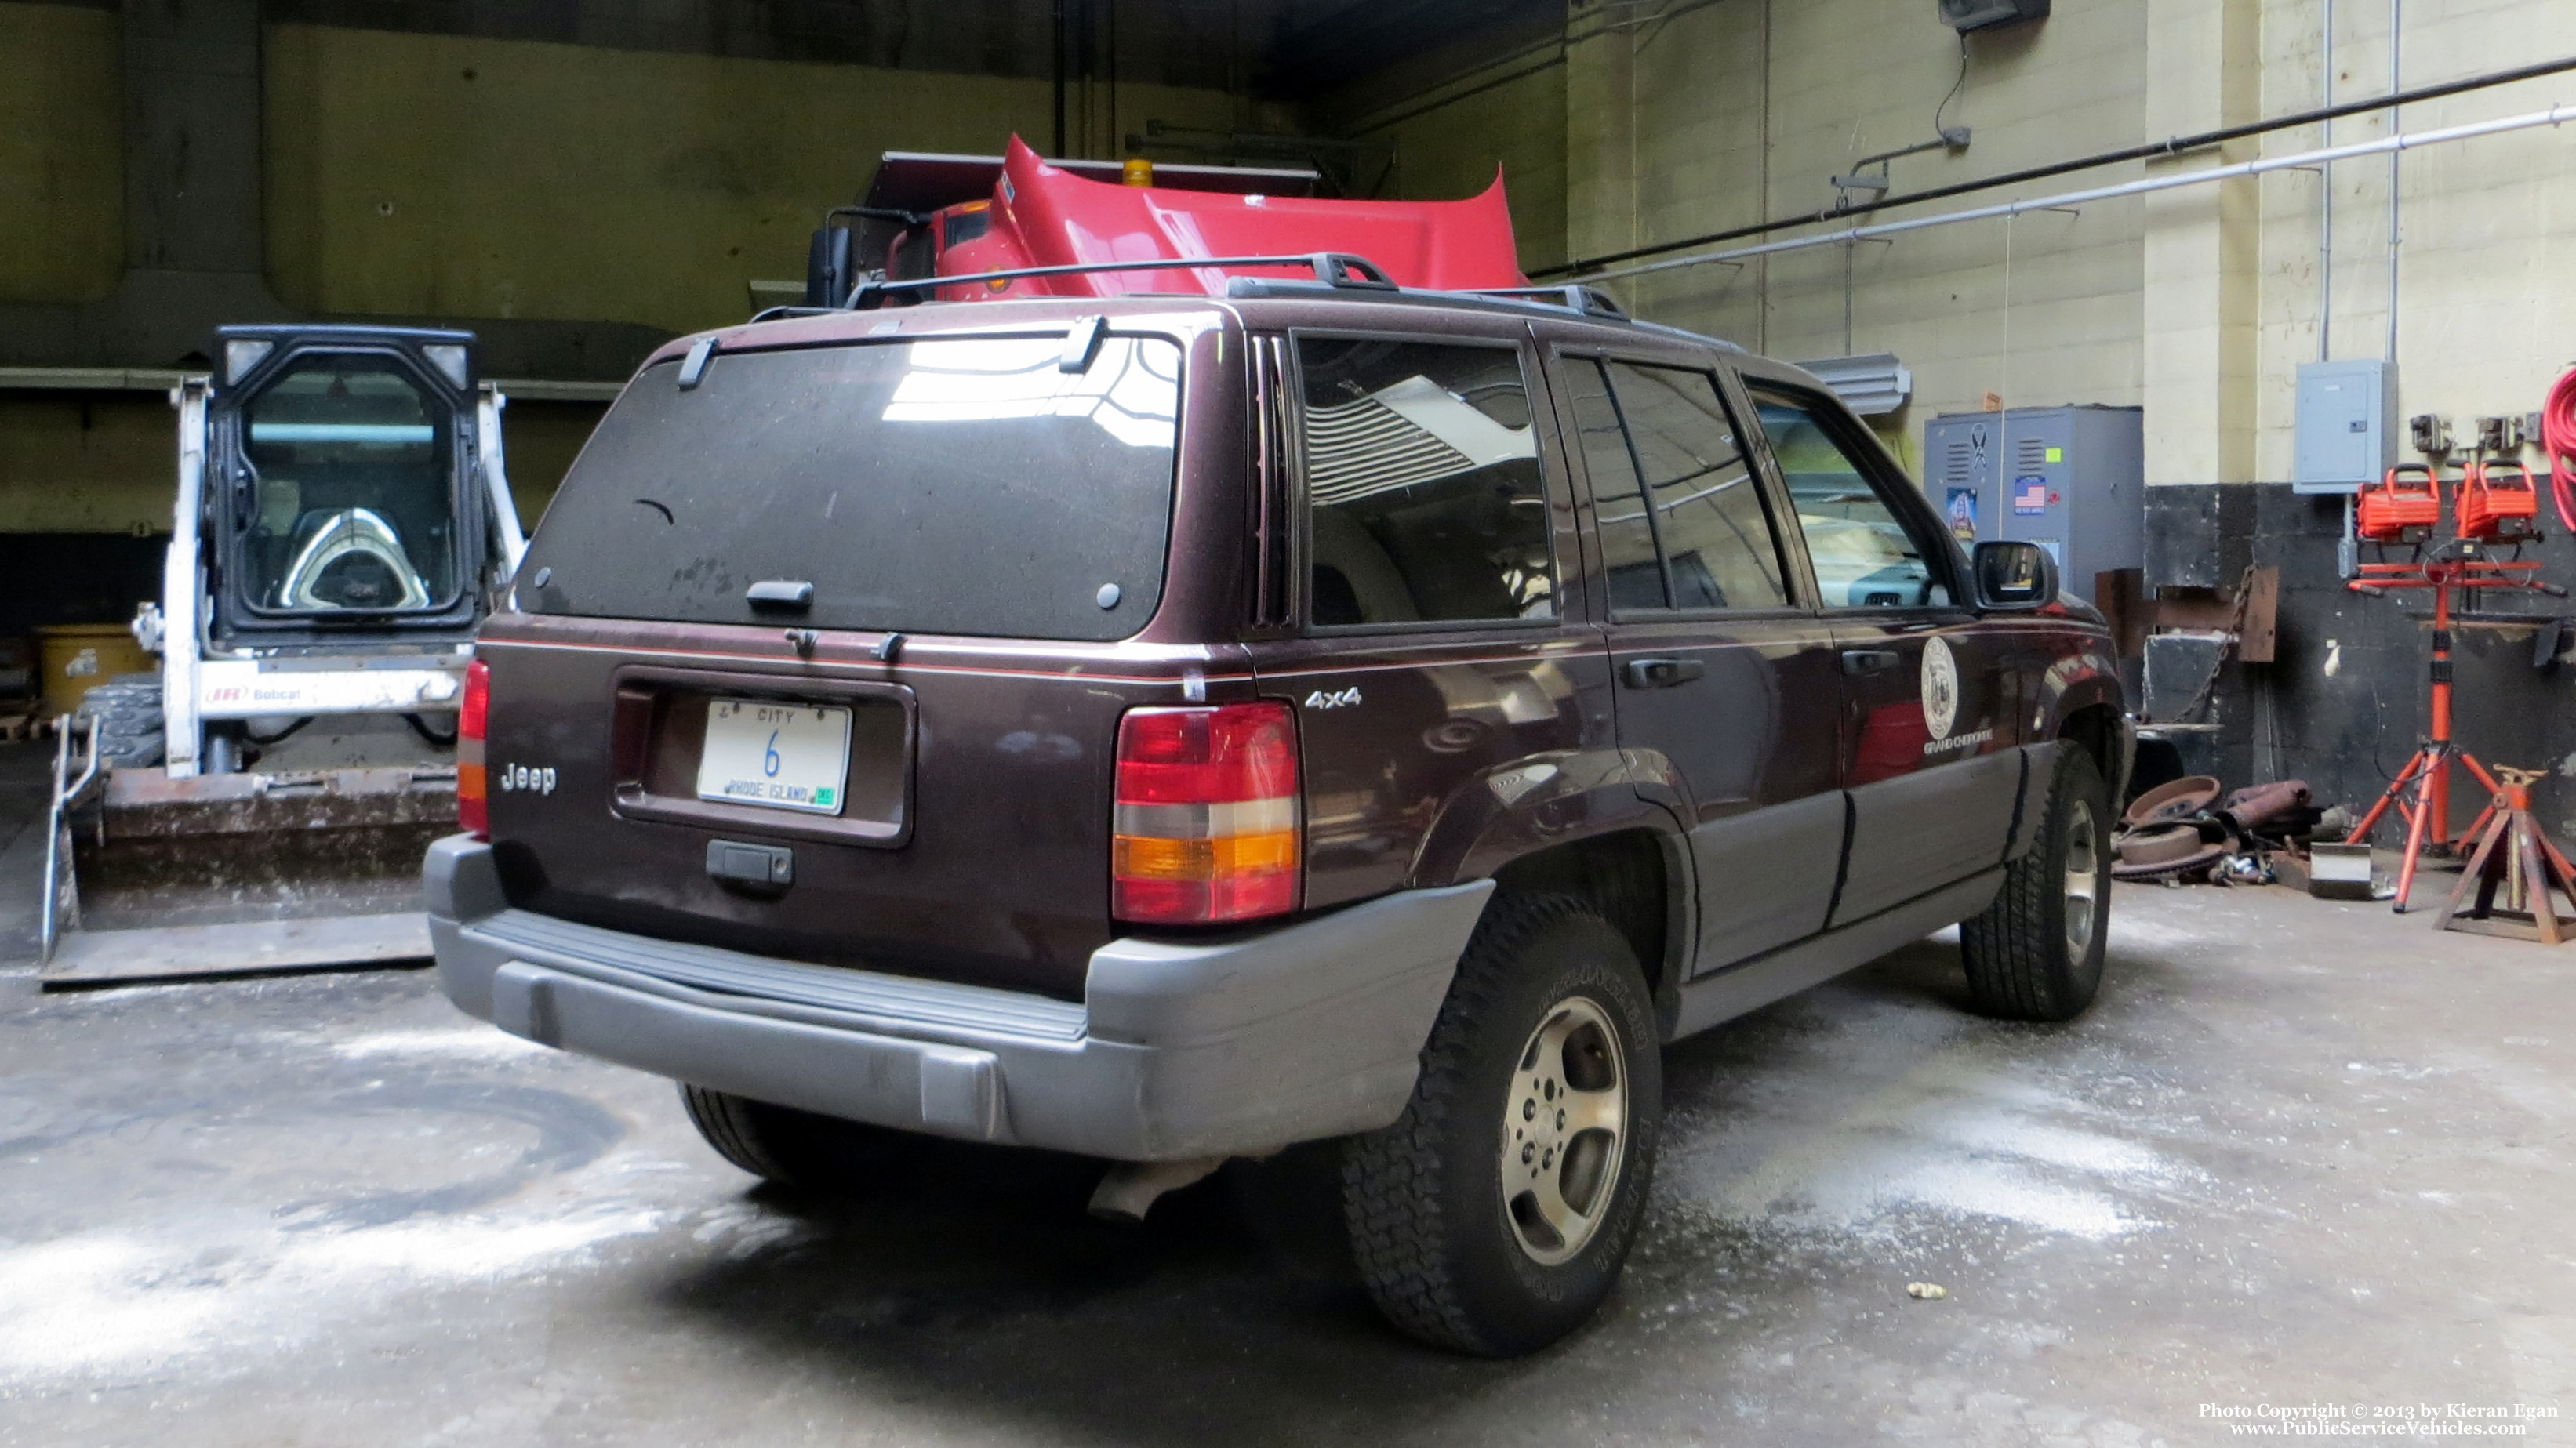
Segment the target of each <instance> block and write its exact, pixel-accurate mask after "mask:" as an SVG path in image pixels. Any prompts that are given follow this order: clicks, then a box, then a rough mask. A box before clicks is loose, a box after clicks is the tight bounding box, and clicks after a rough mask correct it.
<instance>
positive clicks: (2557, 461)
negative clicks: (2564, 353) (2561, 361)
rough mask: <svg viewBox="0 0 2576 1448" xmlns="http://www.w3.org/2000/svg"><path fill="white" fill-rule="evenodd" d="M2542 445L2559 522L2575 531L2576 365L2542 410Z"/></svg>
mask: <svg viewBox="0 0 2576 1448" xmlns="http://www.w3.org/2000/svg"><path fill="white" fill-rule="evenodd" d="M2540 448H2541V451H2542V452H2543V453H2545V454H2547V455H2548V458H2549V486H2550V494H2551V497H2552V500H2553V501H2555V502H2556V503H2557V505H2558V521H2559V522H2560V523H2562V524H2564V525H2566V528H2567V531H2568V532H2570V533H2576V368H2570V369H2568V372H2567V375H2565V376H2563V377H2561V378H2559V379H2558V381H2557V384H2556V385H2555V386H2552V387H2551V388H2550V389H2549V401H2548V402H2547V403H2545V404H2544V405H2543V406H2542V407H2541V409H2540Z"/></svg>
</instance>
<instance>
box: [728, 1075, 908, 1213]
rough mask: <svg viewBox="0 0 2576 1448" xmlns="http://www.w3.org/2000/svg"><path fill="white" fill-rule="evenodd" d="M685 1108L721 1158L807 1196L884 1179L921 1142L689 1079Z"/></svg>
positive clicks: (837, 1190)
mask: <svg viewBox="0 0 2576 1448" xmlns="http://www.w3.org/2000/svg"><path fill="white" fill-rule="evenodd" d="M680 1105H681V1106H682V1108H683V1109H685V1110H686V1111H687V1112H688V1113H689V1124H690V1125H692V1126H695V1127H696V1128H697V1129H698V1135H700V1136H703V1137H705V1138H706V1141H707V1145H709V1146H711V1147H714V1148H715V1151H716V1155H718V1156H721V1157H723V1158H724V1159H725V1160H726V1161H729V1162H731V1163H733V1164H734V1165H735V1166H738V1167H740V1168H742V1169H743V1170H744V1171H747V1172H749V1173H751V1174H752V1175H753V1176H756V1177H760V1178H762V1179H763V1180H765V1181H772V1182H776V1183H778V1184H779V1185H781V1186H789V1187H797V1188H800V1189H803V1190H806V1191H815V1192H836V1193H837V1192H848V1191H853V1190H856V1189H859V1188H861V1187H863V1186H866V1185H868V1184H870V1183H872V1182H875V1181H878V1180H881V1179H882V1177H883V1169H884V1168H885V1167H886V1166H888V1165H889V1164H891V1163H892V1162H893V1161H894V1159H895V1158H896V1157H897V1156H899V1155H900V1154H901V1153H902V1152H904V1151H905V1150H906V1149H908V1148H910V1147H912V1146H914V1145H915V1144H917V1142H918V1140H919V1138H916V1137H912V1136H909V1135H907V1134H905V1133H903V1132H899V1131H889V1130H887V1129H885V1128H884V1127H880V1126H868V1125H864V1124H862V1123H859V1122H856V1121H843V1120H841V1119H839V1118H838V1117H832V1116H820V1115H817V1114H815V1113H814V1112H811V1111H799V1110H797V1109H795V1108H794V1107H792V1106H774V1105H772V1104H770V1103H769V1102H766V1101H754V1100H752V1099H751V1098H750V1097H748V1096H736V1095H733V1094H732V1093H730V1092H726V1091H711V1090H709V1089H707V1088H706V1087H704V1086H691V1085H689V1084H687V1083H686V1082H683V1083H681V1085H680Z"/></svg>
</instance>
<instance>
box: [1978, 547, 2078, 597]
mask: <svg viewBox="0 0 2576 1448" xmlns="http://www.w3.org/2000/svg"><path fill="white" fill-rule="evenodd" d="M1969 571H1970V572H1971V573H1972V574H1973V575H1974V576H1975V579H1976V589H1977V607H1978V609H1979V610H1980V611H1982V612H1987V613H2023V612H2027V611H2029V610H2031V609H2034V608H2045V607H2046V606H2048V605H2049V604H2052V603H2055V602H2056V601H2057V560H2056V559H2055V558H2052V557H2050V556H2049V553H2048V550H2047V549H2045V548H2042V547H2041V546H2039V545H2038V544H2036V543H1995V542H1989V543H1980V544H1978V545H1977V551H1976V555H1975V557H1974V559H1973V560H1972V562H1971V565H1970V569H1969Z"/></svg>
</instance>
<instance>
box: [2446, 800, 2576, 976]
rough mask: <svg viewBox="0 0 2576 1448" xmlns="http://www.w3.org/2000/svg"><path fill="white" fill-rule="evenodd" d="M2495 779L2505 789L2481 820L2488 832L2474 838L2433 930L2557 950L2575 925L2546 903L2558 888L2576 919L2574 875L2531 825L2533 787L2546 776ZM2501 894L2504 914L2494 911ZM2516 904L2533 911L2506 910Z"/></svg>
mask: <svg viewBox="0 0 2576 1448" xmlns="http://www.w3.org/2000/svg"><path fill="white" fill-rule="evenodd" d="M2496 773H2498V774H2501V775H2503V776H2504V783H2503V784H2502V785H2500V786H2498V787H2497V789H2496V797H2495V803H2493V804H2491V805H2489V806H2488V807H2487V812H2486V813H2485V814H2484V815H2482V816H2480V817H2479V818H2480V819H2482V820H2483V821H2485V822H2486V828H2485V830H2484V831H2482V832H2481V831H2472V832H2471V833H2473V834H2475V835H2476V836H2477V846H2476V848H2475V849H2474V850H2473V851H2472V852H2471V853H2470V855H2469V864H2468V868H2467V869H2465V870H2463V871H2461V872H2460V883H2459V884H2458V885H2456V886H2454V887H2453V888H2452V890H2451V898H2450V899H2449V900H2448V901H2446V902H2444V903H2443V905H2442V911H2441V913H2440V914H2438V915H2436V916H2434V917H2433V928H2434V929H2436V930H2467V931H2472V932H2474V933H2476V934H2479V935H2501V936H2504V937H2506V938H2508V939H2512V940H2537V941H2539V942H2541V943H2542V944H2544V945H2556V944H2558V943H2559V942H2560V941H2562V940H2565V939H2567V938H2568V937H2569V936H2570V935H2576V919H2570V920H2563V921H2562V920H2561V919H2559V917H2558V907H2557V906H2556V904H2555V903H2553V902H2552V901H2551V900H2550V898H2549V891H2550V887H2551V886H2553V885H2554V886H2556V887H2557V889H2558V891H2559V893H2561V894H2563V895H2565V896H2566V897H2567V905H2568V910H2569V912H2570V914H2571V915H2576V868H2570V867H2569V865H2568V863H2567V855H2566V852H2565V851H2563V850H2561V849H2559V848H2558V844H2557V842H2556V841H2554V840H2552V839H2550V838H2549V833H2548V831H2546V830H2543V829H2542V828H2541V827H2540V824H2539V822H2538V821H2537V820H2534V819H2533V818H2532V817H2531V786H2532V783H2533V781H2535V780H2537V779H2539V778H2540V777H2541V774H2542V771H2540V770H2537V769H2499V770H2497V771H2496ZM2499 847H2501V848H2499ZM2472 885H2474V886H2476V887H2477V892H2478V898H2477V903H2476V904H2475V905H2474V906H2472V907H2471V908H2470V910H2469V913H2468V914H2467V915H2466V916H2465V917H2463V916H2461V914H2460V903H2461V902H2462V901H2464V900H2466V899H2468V897H2469V888H2470V887H2471V886H2472ZM2499 889H2501V890H2502V891H2503V892H2504V895H2505V901H2506V906H2505V907H2498V906H2497V904H2496V892H2497V891H2498V890H2499ZM2516 903H2519V904H2522V905H2527V906H2529V907H2530V908H2529V909H2513V908H2509V907H2511V906H2513V905H2514V904H2516Z"/></svg>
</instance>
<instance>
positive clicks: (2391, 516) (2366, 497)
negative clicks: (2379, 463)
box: [2353, 463, 2442, 543]
mask: <svg viewBox="0 0 2576 1448" xmlns="http://www.w3.org/2000/svg"><path fill="white" fill-rule="evenodd" d="M2354 503H2355V506H2354V508H2353V531H2354V532H2355V533H2357V534H2359V535H2360V537H2361V540H2362V541H2363V542H2365V543H2421V542H2423V541H2424V540H2425V539H2427V538H2430V537H2432V536H2433V530H2434V529H2435V528H2438V527H2440V526H2441V523H2442V478H2441V475H2440V474H2439V473H2436V472H2434V471H2433V469H2431V468H2430V467H2427V466H2425V465H2424V464H2422V463H2399V464H2398V465H2397V466H2395V467H2393V468H2390V469H2389V470H2388V472H2387V475H2386V476H2384V477H2382V478H2381V479H2380V480H2379V481H2378V482H2377V483H2376V484H2372V483H2364V484H2362V485H2361V496H2360V497H2358V498H2357V499H2355V500H2354Z"/></svg>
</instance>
